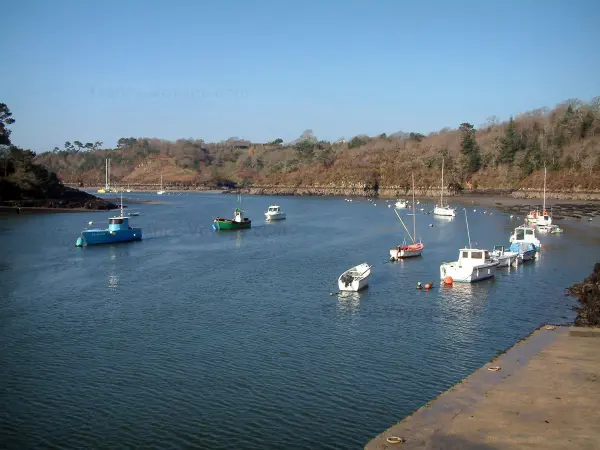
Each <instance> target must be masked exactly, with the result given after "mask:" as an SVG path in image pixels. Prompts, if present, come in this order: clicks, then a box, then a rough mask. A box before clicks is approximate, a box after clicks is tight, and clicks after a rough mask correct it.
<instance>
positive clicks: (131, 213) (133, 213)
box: [127, 211, 140, 217]
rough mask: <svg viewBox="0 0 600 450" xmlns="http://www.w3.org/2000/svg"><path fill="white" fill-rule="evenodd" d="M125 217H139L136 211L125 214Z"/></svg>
mask: <svg viewBox="0 0 600 450" xmlns="http://www.w3.org/2000/svg"><path fill="white" fill-rule="evenodd" d="M127 215H128V216H129V217H137V216H139V215H140V213H139V212H137V211H134V212H130V213H127Z"/></svg>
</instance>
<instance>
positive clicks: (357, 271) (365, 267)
mask: <svg viewBox="0 0 600 450" xmlns="http://www.w3.org/2000/svg"><path fill="white" fill-rule="evenodd" d="M371 267H372V266H370V265H369V264H367V263H363V264H359V265H358V266H354V267H352V268H351V269H348V270H346V271H345V272H344V273H343V274H341V275H340V276H339V278H338V288H339V290H340V291H352V292H358V291H360V290H361V289H364V288H366V287H367V286H368V284H369V276H370V275H371Z"/></svg>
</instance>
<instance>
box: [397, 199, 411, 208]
mask: <svg viewBox="0 0 600 450" xmlns="http://www.w3.org/2000/svg"><path fill="white" fill-rule="evenodd" d="M407 206H408V202H407V201H406V200H398V201H396V203H395V204H394V208H398V209H404V208H406V207H407Z"/></svg>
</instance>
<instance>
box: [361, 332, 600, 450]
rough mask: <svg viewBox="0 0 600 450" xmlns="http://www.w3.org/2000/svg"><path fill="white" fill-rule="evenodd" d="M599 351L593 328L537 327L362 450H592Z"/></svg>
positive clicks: (598, 416) (599, 414) (597, 434)
mask: <svg viewBox="0 0 600 450" xmlns="http://www.w3.org/2000/svg"><path fill="white" fill-rule="evenodd" d="M599 350H600V329H598V328H580V327H573V326H554V325H546V326H541V327H539V328H537V329H536V330H534V331H533V332H532V333H530V334H529V335H528V336H526V337H524V338H523V339H521V340H519V341H518V342H516V343H515V344H514V345H513V346H511V347H509V348H508V349H506V350H505V351H504V352H503V353H502V354H500V355H498V356H496V357H494V358H492V359H491V360H490V361H489V362H488V363H486V364H484V365H483V366H482V367H480V368H479V369H477V370H475V371H474V372H473V373H471V374H470V375H468V376H467V377H466V378H464V379H462V380H460V381H458V382H457V383H456V384H455V385H454V386H452V387H450V388H449V389H448V390H446V391H445V392H443V393H442V394H440V395H439V396H437V397H436V398H434V399H432V400H430V401H429V402H427V403H426V404H425V405H423V406H422V407H421V408H419V409H417V410H416V411H414V412H413V413H412V414H410V415H408V416H406V417H405V418H403V419H402V420H401V421H400V422H398V423H396V424H394V425H392V426H391V427H390V428H388V429H387V430H386V431H384V432H383V433H381V434H379V435H378V436H377V437H375V438H374V439H372V440H371V441H370V442H369V443H368V444H367V445H366V446H365V449H366V450H375V449H389V448H395V447H396V445H395V444H393V443H390V442H389V440H388V439H389V438H392V437H400V438H402V439H403V440H404V445H403V448H411V449H430V448H439V449H450V448H452V449H454V448H465V449H467V448H490V449H492V448H504V449H520V448H525V447H527V448H529V447H530V446H531V445H533V444H535V447H536V448H548V449H557V450H558V449H564V448H592V447H593V445H592V447H589V445H590V444H593V443H595V442H598V441H600V430H598V427H597V426H596V424H597V423H598V420H600V411H599V410H598V409H597V407H596V402H597V400H596V397H597V387H596V384H595V381H596V377H597V375H596V374H595V371H597V369H598V367H600V351H599ZM573 429H576V430H578V432H577V433H576V434H573V433H572V430H573ZM577 444H579V445H577Z"/></svg>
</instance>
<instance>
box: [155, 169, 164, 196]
mask: <svg viewBox="0 0 600 450" xmlns="http://www.w3.org/2000/svg"><path fill="white" fill-rule="evenodd" d="M156 193H157V194H158V195H163V194H164V193H165V191H164V190H163V180H162V173H161V174H160V191H157V192H156Z"/></svg>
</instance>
